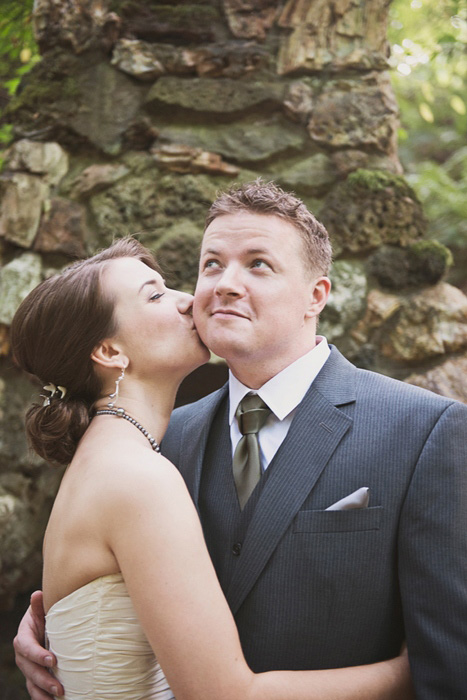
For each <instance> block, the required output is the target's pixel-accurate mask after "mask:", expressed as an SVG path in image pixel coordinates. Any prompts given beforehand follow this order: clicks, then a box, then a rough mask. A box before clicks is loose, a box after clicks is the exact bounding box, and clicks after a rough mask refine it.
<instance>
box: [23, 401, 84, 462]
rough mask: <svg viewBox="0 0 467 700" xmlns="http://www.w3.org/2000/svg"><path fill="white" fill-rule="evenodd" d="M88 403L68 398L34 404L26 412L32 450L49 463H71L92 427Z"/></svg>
mask: <svg viewBox="0 0 467 700" xmlns="http://www.w3.org/2000/svg"><path fill="white" fill-rule="evenodd" d="M89 421H90V417H89V408H88V406H87V404H86V403H84V401H80V400H77V399H72V398H67V399H66V400H64V399H52V400H50V401H49V403H46V402H44V403H43V404H40V403H34V404H33V405H32V406H31V407H30V408H29V409H28V411H27V413H26V432H27V435H28V438H29V441H30V443H31V446H32V448H33V449H34V450H35V451H36V452H37V454H38V455H39V456H40V457H42V458H43V459H45V460H46V461H47V462H55V463H57V464H69V463H70V462H71V459H72V457H73V455H74V453H75V451H76V447H77V446H78V442H79V441H80V440H81V438H82V436H83V435H84V432H85V430H86V428H87V427H88V425H89Z"/></svg>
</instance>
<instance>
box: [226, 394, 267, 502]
mask: <svg viewBox="0 0 467 700" xmlns="http://www.w3.org/2000/svg"><path fill="white" fill-rule="evenodd" d="M270 413H271V409H270V408H268V407H267V406H266V404H265V403H264V401H263V400H262V399H260V397H259V396H258V394H247V395H246V396H244V397H243V399H242V400H241V401H240V403H239V404H238V408H237V411H236V413H235V416H236V418H237V421H238V427H239V429H240V432H241V434H242V436H243V437H242V438H240V441H239V443H238V445H237V447H236V449H235V454H234V456H233V476H234V481H235V486H236V487H237V495H238V502H239V503H240V509H241V510H243V508H244V506H245V504H246V502H247V501H248V499H249V498H250V495H251V494H252V492H253V489H254V488H255V486H256V484H257V483H258V481H259V480H260V477H261V462H260V457H259V443H258V432H259V430H260V429H261V428H262V427H263V425H264V424H265V422H266V420H267V418H268V416H269V415H270Z"/></svg>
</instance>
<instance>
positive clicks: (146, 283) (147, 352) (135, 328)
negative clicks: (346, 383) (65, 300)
mask: <svg viewBox="0 0 467 700" xmlns="http://www.w3.org/2000/svg"><path fill="white" fill-rule="evenodd" d="M102 285H103V288H104V291H106V292H107V293H108V294H109V295H111V297H112V298H114V299H115V300H116V305H115V319H116V322H117V332H116V334H115V336H114V340H115V341H118V343H119V344H120V346H121V347H122V349H123V351H124V353H125V354H126V355H127V356H128V358H129V367H128V371H129V372H132V373H133V374H134V375H135V376H138V377H139V378H144V377H146V376H147V377H151V378H152V379H154V377H155V376H157V375H159V376H161V375H162V376H163V377H164V378H167V377H169V376H171V375H172V374H173V376H174V379H180V378H183V377H184V376H186V375H187V374H188V373H189V372H191V371H192V370H193V369H195V368H196V367H199V366H200V365H202V364H204V363H205V362H207V360H208V359H209V351H208V350H207V348H206V347H205V346H204V345H203V344H202V343H201V341H200V339H199V336H198V333H197V332H196V328H195V326H194V323H193V318H192V315H191V307H192V303H193V297H192V296H191V294H185V293H184V292H178V291H176V290H174V289H168V288H167V287H166V286H165V284H164V280H163V278H162V277H161V275H160V274H159V273H158V272H156V271H155V270H152V269H151V268H150V267H148V266H147V265H145V264H144V263H142V262H141V261H140V260H137V259H136V258H116V259H115V260H111V261H109V263H108V264H107V265H106V267H105V270H104V272H103V276H102Z"/></svg>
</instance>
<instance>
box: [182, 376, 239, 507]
mask: <svg viewBox="0 0 467 700" xmlns="http://www.w3.org/2000/svg"><path fill="white" fill-rule="evenodd" d="M227 392H228V384H226V385H225V386H223V387H222V388H221V389H219V390H218V391H215V392H214V393H213V394H210V395H209V396H207V397H206V398H205V399H204V402H203V405H202V406H200V409H199V411H197V412H196V413H195V414H194V415H192V416H191V417H190V418H189V419H187V420H186V422H185V424H184V426H183V429H182V434H181V437H180V440H181V445H180V463H179V465H178V467H179V469H180V472H181V473H182V474H183V477H184V479H185V482H186V485H187V487H188V490H189V492H190V495H191V497H192V499H193V501H194V503H195V505H196V506H198V496H199V484H200V479H201V470H202V467H203V460H204V453H205V450H206V442H207V439H208V437H209V431H210V429H211V424H212V421H213V419H214V416H215V414H216V411H217V409H218V407H219V404H220V403H221V401H222V400H223V399H224V397H225V396H226V394H227Z"/></svg>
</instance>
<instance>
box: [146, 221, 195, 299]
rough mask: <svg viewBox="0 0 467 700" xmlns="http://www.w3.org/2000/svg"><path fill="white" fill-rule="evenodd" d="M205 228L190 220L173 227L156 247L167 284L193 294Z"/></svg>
mask: <svg viewBox="0 0 467 700" xmlns="http://www.w3.org/2000/svg"><path fill="white" fill-rule="evenodd" d="M202 236H203V227H202V226H199V225H198V226H197V225H196V224H194V223H193V222H192V221H190V220H189V219H181V220H180V221H177V222H175V223H174V224H173V226H171V227H170V228H169V229H168V231H167V232H166V233H165V234H164V236H163V237H162V238H161V239H160V240H159V242H158V244H157V245H156V247H155V253H156V256H157V260H158V262H159V264H160V265H161V267H162V270H163V271H164V274H165V276H166V279H167V284H169V285H170V286H172V287H175V288H176V289H181V290H183V291H186V292H189V293H191V294H192V293H193V291H194V288H195V286H196V280H197V278H198V263H199V249H200V245H201V239H202Z"/></svg>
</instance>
